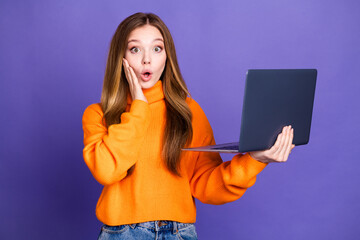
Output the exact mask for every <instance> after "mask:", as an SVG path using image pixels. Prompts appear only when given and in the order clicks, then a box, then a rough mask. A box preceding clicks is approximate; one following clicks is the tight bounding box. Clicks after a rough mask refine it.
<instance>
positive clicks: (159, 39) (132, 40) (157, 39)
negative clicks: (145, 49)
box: [128, 38, 164, 43]
mask: <svg viewBox="0 0 360 240" xmlns="http://www.w3.org/2000/svg"><path fill="white" fill-rule="evenodd" d="M156 41H162V42H164V40H163V39H162V38H155V39H154V40H153V42H156ZM130 42H140V41H139V40H137V39H131V40H129V41H128V43H130Z"/></svg>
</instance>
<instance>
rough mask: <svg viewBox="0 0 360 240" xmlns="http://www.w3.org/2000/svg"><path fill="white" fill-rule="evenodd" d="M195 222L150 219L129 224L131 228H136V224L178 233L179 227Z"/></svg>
mask: <svg viewBox="0 0 360 240" xmlns="http://www.w3.org/2000/svg"><path fill="white" fill-rule="evenodd" d="M190 225H193V223H180V222H176V221H165V220H162V221H149V222H142V223H134V224H129V226H130V227H131V228H135V227H136V226H140V227H144V228H148V229H153V230H155V231H166V230H167V231H169V230H171V231H172V232H173V233H174V234H175V233H177V231H178V230H179V229H182V228H186V227H188V226H190Z"/></svg>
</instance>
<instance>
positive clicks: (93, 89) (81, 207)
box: [0, 0, 360, 240]
mask: <svg viewBox="0 0 360 240" xmlns="http://www.w3.org/2000/svg"><path fill="white" fill-rule="evenodd" d="M359 10H360V4H359V1H356V0H353V1H351V0H344V1H334V0H327V1H325V0H323V1H320V0H318V1H314V0H298V1H291V0H273V1H268V0H252V1H209V0H208V1H204V2H199V1H178V2H174V1H165V0H164V1H146V0H143V1H140V0H138V1H114V0H108V1H85V0H81V1H53V2H51V1H45V0H32V1H10V0H9V1H4V0H2V1H1V2H0V33H1V37H0V67H1V71H0V84H1V85H0V90H1V94H0V97H1V101H0V102H1V110H2V114H1V135H0V146H1V151H0V210H1V217H0V221H1V222H0V223H1V224H0V238H1V239H96V237H97V235H98V233H99V231H100V226H101V223H100V222H99V221H98V220H97V219H96V217H95V205H96V202H97V200H98V197H99V195H100V192H101V189H102V186H101V185H100V184H98V183H97V182H96V181H95V180H94V178H93V177H92V175H91V173H90V171H89V170H88V168H87V167H86V165H85V163H84V161H83V158H82V149H83V142H82V141H83V131H82V126H81V117H82V114H83V111H84V109H85V108H86V107H87V106H88V105H90V104H91V103H95V102H99V100H100V93H101V88H102V81H103V74H104V69H105V63H106V56H107V51H108V46H109V42H110V39H111V37H112V35H113V33H114V31H115V29H116V27H117V25H118V24H119V23H120V22H121V21H122V20H123V19H124V18H125V17H127V16H129V15H131V14H133V13H135V12H138V11H144V12H154V13H156V14H158V15H159V16H160V17H161V18H162V19H163V20H164V22H165V23H166V24H167V26H168V27H169V29H170V31H171V33H172V35H173V37H174V40H175V44H176V48H177V54H178V58H179V63H180V68H181V70H182V73H183V76H184V78H185V81H186V82H187V84H188V87H189V89H190V92H191V93H192V96H193V97H194V99H195V100H196V101H197V102H198V103H199V104H200V105H201V106H202V108H203V109H204V111H205V113H206V114H207V116H208V119H209V121H210V123H211V125H212V127H213V130H214V134H215V138H216V141H217V142H225V141H226V142H231V141H236V140H237V137H238V134H239V130H240V129H239V121H240V117H241V104H242V98H243V87H244V81H245V73H246V70H247V69H249V68H317V69H318V83H317V89H316V94H315V95H316V96H315V105H314V114H313V123H312V129H311V138H310V143H309V144H308V145H305V146H300V147H297V148H295V149H294V150H293V152H292V154H291V156H290V159H289V161H288V162H287V163H285V164H271V165H270V166H268V167H267V168H266V169H265V170H264V171H263V172H262V173H261V174H260V175H259V177H258V180H257V183H256V184H255V186H254V187H252V188H250V189H249V190H248V191H247V193H246V194H245V195H244V196H243V197H242V198H241V199H240V200H237V201H235V202H232V203H228V204H225V205H220V206H213V205H206V204H202V203H201V202H199V201H197V209H198V211H197V212H198V217H197V222H196V227H197V230H198V235H199V238H200V239H250V240H251V239H277V240H279V239H355V238H356V236H358V235H359V234H360V230H359V228H358V227H356V226H357V225H358V224H357V220H358V219H359V217H360V203H359V202H360V201H359V200H360V194H359V187H358V185H359V182H360V181H359V180H360V176H359V163H358V162H359V154H360V152H359V146H358V145H359V135H360V131H359V130H360V128H359V122H360V111H359V106H358V105H359V104H358V103H359V100H360V97H359V90H360V84H359V80H358V79H359V75H360V70H359V69H360V68H359V63H360V57H359V56H360V52H359V49H360V47H359V37H360V27H359V22H360V15H359V12H360V11H359ZM224 116H226V117H224ZM295 134H296V129H295ZM222 156H223V159H224V161H227V160H230V159H231V157H232V156H233V155H222Z"/></svg>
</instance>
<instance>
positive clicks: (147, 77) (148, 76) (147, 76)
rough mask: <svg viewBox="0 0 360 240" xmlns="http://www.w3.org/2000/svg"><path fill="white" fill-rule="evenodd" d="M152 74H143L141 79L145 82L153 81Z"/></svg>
mask: <svg viewBox="0 0 360 240" xmlns="http://www.w3.org/2000/svg"><path fill="white" fill-rule="evenodd" d="M151 76H152V74H151V72H144V73H143V74H141V78H142V80H143V81H149V80H150V79H151Z"/></svg>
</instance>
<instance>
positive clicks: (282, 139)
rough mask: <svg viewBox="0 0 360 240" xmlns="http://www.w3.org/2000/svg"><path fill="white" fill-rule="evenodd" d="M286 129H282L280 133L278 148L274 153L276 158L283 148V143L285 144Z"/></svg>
mask: <svg viewBox="0 0 360 240" xmlns="http://www.w3.org/2000/svg"><path fill="white" fill-rule="evenodd" d="M286 129H287V127H284V128H283V131H282V133H281V138H280V143H279V147H278V149H277V150H276V152H274V157H275V158H278V156H279V154H280V153H281V151H282V149H283V146H284V142H285V137H286Z"/></svg>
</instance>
